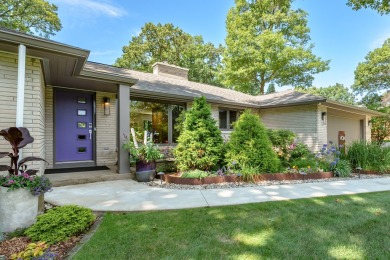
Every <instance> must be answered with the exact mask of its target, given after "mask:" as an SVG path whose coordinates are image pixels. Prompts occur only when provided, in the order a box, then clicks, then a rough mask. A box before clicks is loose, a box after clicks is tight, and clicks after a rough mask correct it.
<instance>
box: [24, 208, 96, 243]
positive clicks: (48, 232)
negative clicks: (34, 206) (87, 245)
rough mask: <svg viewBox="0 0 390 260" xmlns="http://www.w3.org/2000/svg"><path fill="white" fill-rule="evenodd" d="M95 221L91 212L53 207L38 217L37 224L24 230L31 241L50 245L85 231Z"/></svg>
mask: <svg viewBox="0 0 390 260" xmlns="http://www.w3.org/2000/svg"><path fill="white" fill-rule="evenodd" d="M95 219H96V216H95V215H94V214H93V213H92V211H91V210H90V209H87V208H84V207H80V206H76V205H66V206H62V207H55V208H52V209H50V210H48V211H47V212H46V213H44V214H42V215H40V216H38V219H37V222H36V223H35V224H34V225H32V226H31V227H30V228H28V229H27V230H26V235H27V236H29V237H30V238H31V239H32V240H33V241H45V242H46V243H47V244H48V245H51V244H55V243H57V242H61V241H65V240H66V239H68V238H69V237H71V236H74V235H78V234H80V233H82V232H84V231H86V230H87V229H88V228H89V227H90V226H91V225H92V223H93V222H94V221H95Z"/></svg>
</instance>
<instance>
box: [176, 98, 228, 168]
mask: <svg viewBox="0 0 390 260" xmlns="http://www.w3.org/2000/svg"><path fill="white" fill-rule="evenodd" d="M174 154H175V157H176V163H177V166H178V169H179V170H181V171H185V170H192V169H199V170H206V171H207V170H211V169H213V168H215V167H216V166H217V165H218V163H219V162H220V161H221V157H222V154H223V139H222V136H221V131H220V130H219V129H218V127H217V125H216V121H215V120H214V119H213V118H212V117H211V108H210V106H209V105H208V104H207V103H206V98H205V97H200V98H196V99H195V100H194V102H193V104H192V108H191V109H190V110H189V111H187V113H186V115H185V121H184V123H183V129H182V131H181V134H180V136H179V138H178V144H177V146H176V149H175V150H174Z"/></svg>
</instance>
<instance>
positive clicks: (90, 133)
mask: <svg viewBox="0 0 390 260" xmlns="http://www.w3.org/2000/svg"><path fill="white" fill-rule="evenodd" d="M88 132H89V140H92V130H89V131H88Z"/></svg>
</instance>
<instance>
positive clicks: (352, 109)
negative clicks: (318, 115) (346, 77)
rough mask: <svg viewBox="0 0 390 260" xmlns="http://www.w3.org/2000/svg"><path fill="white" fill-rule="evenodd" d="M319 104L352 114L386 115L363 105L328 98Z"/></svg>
mask: <svg viewBox="0 0 390 260" xmlns="http://www.w3.org/2000/svg"><path fill="white" fill-rule="evenodd" d="M321 104H322V105H324V106H326V107H329V108H333V109H336V110H340V111H344V112H349V113H353V114H359V115H367V116H371V117H375V116H388V115H387V114H385V113H381V112H377V111H374V110H370V109H368V108H365V107H358V106H353V105H348V104H345V103H340V102H337V101H333V100H329V99H328V100H326V101H325V102H323V103H321Z"/></svg>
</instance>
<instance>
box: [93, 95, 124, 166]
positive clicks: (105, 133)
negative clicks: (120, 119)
mask: <svg viewBox="0 0 390 260" xmlns="http://www.w3.org/2000/svg"><path fill="white" fill-rule="evenodd" d="M104 97H108V98H110V102H111V103H110V115H104V108H103V98H104ZM115 100H116V98H115V94H114V93H103V92H97V93H96V141H97V142H96V163H97V165H115V163H116V161H117V147H116V135H117V134H122V133H117V123H116V120H117V119H116V103H115Z"/></svg>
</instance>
